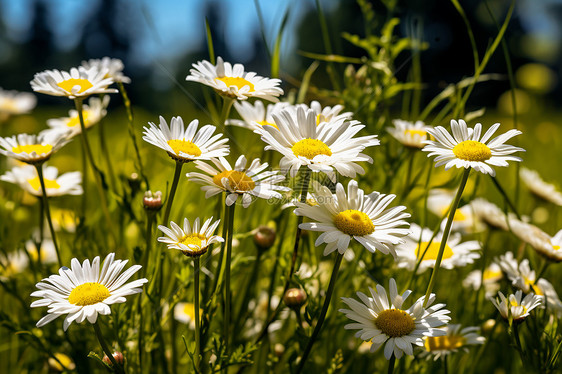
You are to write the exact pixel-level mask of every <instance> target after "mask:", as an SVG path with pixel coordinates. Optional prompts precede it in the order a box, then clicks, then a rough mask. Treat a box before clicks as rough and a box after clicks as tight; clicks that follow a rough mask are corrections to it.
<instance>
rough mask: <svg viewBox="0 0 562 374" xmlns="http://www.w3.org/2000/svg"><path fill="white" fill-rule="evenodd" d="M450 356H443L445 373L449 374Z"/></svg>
mask: <svg viewBox="0 0 562 374" xmlns="http://www.w3.org/2000/svg"><path fill="white" fill-rule="evenodd" d="M448 356H449V355H444V356H443V370H444V372H445V374H449V360H447V357H448Z"/></svg>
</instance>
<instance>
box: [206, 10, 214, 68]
mask: <svg viewBox="0 0 562 374" xmlns="http://www.w3.org/2000/svg"><path fill="white" fill-rule="evenodd" d="M205 31H206V34H207V49H208V50H209V61H210V62H211V64H213V65H214V64H215V61H216V60H215V47H214V46H213V34H212V33H211V26H210V25H209V19H208V18H207V17H205Z"/></svg>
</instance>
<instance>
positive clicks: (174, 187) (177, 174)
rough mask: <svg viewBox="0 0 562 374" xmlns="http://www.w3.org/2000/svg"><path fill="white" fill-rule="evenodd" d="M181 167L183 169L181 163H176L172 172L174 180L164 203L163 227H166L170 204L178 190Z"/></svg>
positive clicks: (170, 208)
mask: <svg viewBox="0 0 562 374" xmlns="http://www.w3.org/2000/svg"><path fill="white" fill-rule="evenodd" d="M182 167H183V162H179V161H176V169H175V170H174V180H173V181H172V187H171V188H170V193H169V194H168V199H167V201H166V210H165V211H164V220H163V221H162V224H163V225H164V226H166V225H168V219H169V218H170V212H171V210H172V202H173V201H174V196H175V195H176V190H177V188H178V182H179V180H180V175H181V169H182Z"/></svg>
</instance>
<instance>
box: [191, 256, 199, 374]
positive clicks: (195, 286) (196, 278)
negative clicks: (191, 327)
mask: <svg viewBox="0 0 562 374" xmlns="http://www.w3.org/2000/svg"><path fill="white" fill-rule="evenodd" d="M200 261H201V260H200V258H199V256H198V257H195V259H194V261H193V262H194V265H195V273H194V274H193V276H194V280H193V300H194V301H193V304H194V305H193V306H194V309H195V371H196V372H199V361H200V360H201V332H200V331H199V329H200V326H199V325H200V324H201V320H200V318H201V317H200V316H199V272H200V271H199V270H200V265H201V262H200Z"/></svg>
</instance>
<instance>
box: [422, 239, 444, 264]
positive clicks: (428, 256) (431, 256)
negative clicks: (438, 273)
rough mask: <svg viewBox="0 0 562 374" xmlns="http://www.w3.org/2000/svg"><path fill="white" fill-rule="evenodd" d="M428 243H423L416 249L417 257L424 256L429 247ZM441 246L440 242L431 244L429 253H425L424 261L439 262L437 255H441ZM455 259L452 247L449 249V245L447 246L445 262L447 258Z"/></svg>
mask: <svg viewBox="0 0 562 374" xmlns="http://www.w3.org/2000/svg"><path fill="white" fill-rule="evenodd" d="M427 244H428V242H422V243H421V244H420V245H419V246H418V247H417V248H416V257H417V258H420V257H421V256H422V255H423V251H425V248H426V247H427ZM440 246H441V243H440V242H431V244H430V246H429V248H427V251H426V252H425V256H423V259H424V261H425V260H437V255H438V254H439V247H440ZM451 257H453V250H452V249H451V247H449V245H448V244H446V245H445V250H444V251H443V260H444V259H446V258H451Z"/></svg>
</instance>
